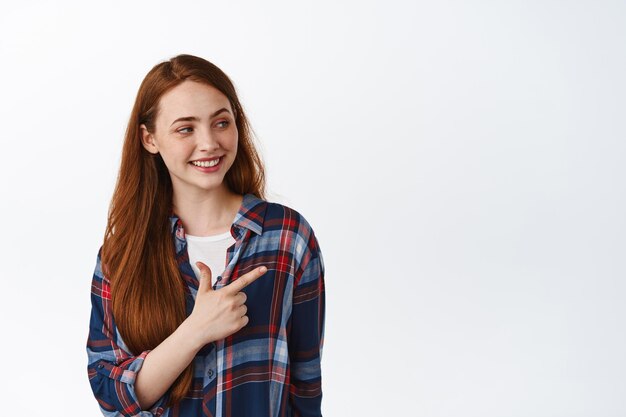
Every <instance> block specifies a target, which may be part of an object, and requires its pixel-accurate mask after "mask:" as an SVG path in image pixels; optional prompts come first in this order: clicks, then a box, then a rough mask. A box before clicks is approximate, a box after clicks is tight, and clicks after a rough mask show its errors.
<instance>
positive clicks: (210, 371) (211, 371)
mask: <svg viewBox="0 0 626 417" xmlns="http://www.w3.org/2000/svg"><path fill="white" fill-rule="evenodd" d="M207 375H208V376H210V377H213V369H209V370H208V371H207Z"/></svg>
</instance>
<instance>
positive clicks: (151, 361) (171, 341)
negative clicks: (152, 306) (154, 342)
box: [135, 320, 202, 410]
mask: <svg viewBox="0 0 626 417" xmlns="http://www.w3.org/2000/svg"><path fill="white" fill-rule="evenodd" d="M201 347H202V346H201V345H200V344H199V343H198V342H197V337H196V335H195V332H194V330H193V328H192V326H191V325H190V323H189V320H186V321H184V322H183V323H182V324H181V325H180V326H179V327H178V328H177V329H176V331H174V333H172V334H171V335H170V336H169V337H168V338H167V339H165V340H164V341H163V342H161V344H159V345H158V346H157V347H156V348H154V349H153V350H152V351H150V353H148V355H147V356H146V358H145V359H144V363H143V366H142V367H141V369H140V370H139V372H138V373H137V379H136V381H135V393H136V394H137V400H138V401H139V404H140V405H141V409H142V410H147V409H149V408H150V407H151V406H152V405H153V404H154V403H155V402H156V401H157V400H158V399H159V398H161V397H162V396H163V394H165V392H166V391H167V390H168V389H169V388H170V386H171V385H172V384H173V383H174V381H175V380H176V378H178V376H179V375H180V374H181V372H182V371H183V370H184V369H185V368H186V367H187V366H188V365H189V363H191V361H192V360H193V358H194V357H195V355H196V353H197V352H198V350H200V348H201Z"/></svg>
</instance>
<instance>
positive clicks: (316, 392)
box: [288, 231, 325, 417]
mask: <svg viewBox="0 0 626 417" xmlns="http://www.w3.org/2000/svg"><path fill="white" fill-rule="evenodd" d="M324 316H325V293H324V261H323V258H322V252H321V250H320V248H319V245H318V242H317V239H316V237H315V235H314V234H313V233H312V231H311V235H310V238H309V239H308V244H307V250H306V251H305V255H304V257H303V259H302V263H301V267H300V268H299V272H298V274H297V275H296V282H295V286H294V294H293V306H292V313H291V329H290V332H289V343H288V345H289V356H290V364H291V365H290V367H291V372H290V387H289V393H290V403H291V406H292V409H293V415H294V416H298V417H299V416H302V417H313V416H316V417H318V416H321V415H322V412H321V403H322V372H321V359H322V349H323V345H324V321H325V317H324Z"/></svg>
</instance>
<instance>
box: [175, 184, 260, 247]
mask: <svg viewBox="0 0 626 417" xmlns="http://www.w3.org/2000/svg"><path fill="white" fill-rule="evenodd" d="M262 203H266V201H265V200H262V199H260V198H259V197H257V196H255V195H254V194H250V193H246V194H244V195H243V200H242V202H241V206H240V207H239V211H238V212H237V214H236V215H235V220H234V221H233V226H231V227H234V228H235V232H236V233H237V234H239V229H241V228H246V229H250V230H251V231H253V232H254V233H256V234H257V235H260V234H262V233H263V219H264V218H265V209H266V208H267V204H262ZM170 224H171V227H172V233H174V234H175V235H176V238H177V239H179V240H184V236H183V225H182V222H181V220H180V218H179V217H178V216H177V215H176V214H175V213H174V212H172V213H171V214H170Z"/></svg>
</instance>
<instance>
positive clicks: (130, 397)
mask: <svg viewBox="0 0 626 417" xmlns="http://www.w3.org/2000/svg"><path fill="white" fill-rule="evenodd" d="M101 250H102V249H100V251H98V258H97V261H96V268H95V271H94V274H93V280H92V283H91V318H90V323H89V336H88V339H87V356H88V366H87V371H88V375H89V382H90V384H91V389H92V391H93V394H94V396H95V397H96V399H97V400H98V404H99V405H100V410H101V411H102V414H103V415H104V416H106V417H119V416H124V417H130V416H141V417H152V416H160V415H161V414H162V413H163V411H164V408H163V404H164V403H165V401H166V395H164V396H163V397H161V398H160V399H159V400H158V401H157V402H156V403H155V404H154V405H153V406H152V408H151V409H150V410H149V411H142V410H141V406H140V405H139V402H138V401H137V395H136V394H135V378H136V376H137V372H139V370H140V369H141V366H142V365H143V360H144V358H145V357H146V355H147V354H148V353H149V351H148V350H146V351H144V352H141V353H140V354H138V355H132V354H131V353H129V350H128V348H127V347H126V345H125V344H124V342H123V340H122V338H121V337H120V335H119V332H118V331H117V327H116V326H115V323H114V320H113V313H112V310H111V290H110V285H109V281H108V279H106V278H105V277H104V275H103V273H102V267H101V260H100V253H101Z"/></svg>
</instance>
